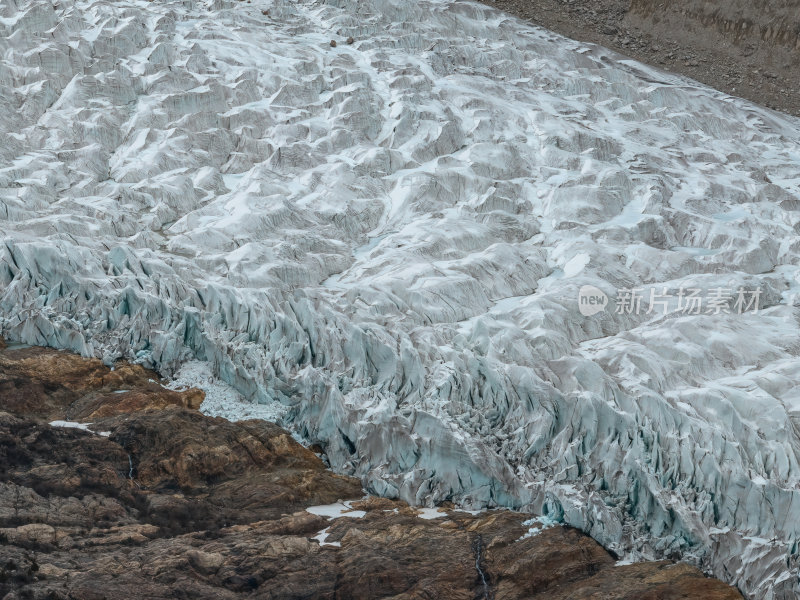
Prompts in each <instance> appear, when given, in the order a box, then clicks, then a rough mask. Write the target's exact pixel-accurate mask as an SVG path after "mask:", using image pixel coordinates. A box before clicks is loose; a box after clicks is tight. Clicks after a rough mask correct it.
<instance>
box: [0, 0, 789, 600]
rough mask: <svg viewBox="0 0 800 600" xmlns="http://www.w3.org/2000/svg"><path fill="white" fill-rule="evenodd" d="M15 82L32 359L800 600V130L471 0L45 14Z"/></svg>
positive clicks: (424, 488)
mask: <svg viewBox="0 0 800 600" xmlns="http://www.w3.org/2000/svg"><path fill="white" fill-rule="evenodd" d="M350 37H352V38H353V40H354V41H353V43H352V44H347V43H345V42H346V40H347V38H350ZM331 39H335V41H337V44H336V46H335V47H333V46H332V45H331V44H330V41H331ZM0 56H2V57H3V58H2V61H0V140H2V141H3V143H2V144H0V232H1V233H0V235H1V236H2V243H0V334H3V335H5V336H6V337H7V339H8V340H11V341H14V342H24V343H29V344H39V345H47V346H51V347H55V348H61V349H71V350H74V351H76V352H79V353H81V354H82V355H85V356H92V357H95V358H98V359H100V360H102V361H103V362H104V363H106V364H113V363H114V361H115V360H116V359H118V358H125V359H127V360H128V361H130V362H131V363H137V364H141V365H143V366H146V367H148V368H153V369H156V370H158V372H160V373H163V374H165V375H167V376H170V377H171V376H172V375H173V374H175V372H179V371H180V370H182V369H184V368H185V367H186V364H187V361H193V360H197V361H203V362H205V364H207V365H208V366H209V368H210V369H211V370H212V371H213V374H214V375H215V376H216V377H217V378H219V379H221V380H222V381H223V382H225V383H227V384H229V385H230V386H233V387H235V388H236V390H238V392H239V393H241V394H242V395H244V396H246V397H247V399H252V400H255V401H258V402H260V403H263V404H264V405H269V406H278V407H280V408H281V409H282V414H283V417H282V419H281V421H280V422H279V423H278V424H279V425H281V426H284V427H285V428H286V429H287V430H290V431H291V432H292V434H294V435H297V436H299V437H301V438H302V439H304V440H306V441H308V442H309V443H310V444H318V445H319V446H320V448H321V449H322V450H324V452H325V454H326V456H327V458H328V460H329V461H330V465H331V467H332V468H333V469H334V470H335V471H336V472H337V473H342V474H347V475H352V476H354V477H357V478H358V479H359V480H360V481H361V483H362V485H363V486H364V488H365V489H367V490H368V491H369V492H371V493H374V494H376V495H380V496H386V497H393V498H397V499H401V500H404V501H406V502H408V503H410V504H414V505H422V504H426V505H433V504H440V503H442V502H453V503H454V504H456V505H458V506H460V507H462V508H475V509H477V508H482V507H498V506H504V507H512V508H519V509H520V510H524V511H526V512H531V513H535V514H544V513H546V514H547V516H548V517H550V518H552V519H554V520H557V521H559V522H564V523H566V524H568V525H572V526H575V527H576V528H579V529H581V530H582V531H586V532H589V533H590V534H591V535H592V536H593V537H594V538H595V539H597V540H599V541H600V542H601V543H602V544H603V546H604V547H607V548H610V549H612V550H613V551H614V552H616V553H617V554H620V555H623V556H625V558H642V557H647V558H663V557H671V556H683V557H686V558H687V559H691V560H693V561H695V563H696V564H699V565H701V566H702V567H703V568H707V569H709V570H712V571H713V573H715V574H716V575H717V576H719V577H723V578H725V579H726V580H727V581H728V582H731V583H735V584H736V585H738V586H739V587H741V589H743V590H744V591H745V592H747V593H748V594H750V596H751V597H753V598H757V599H758V600H762V599H763V600H774V599H782V598H793V597H795V596H797V595H798V594H800V581H798V577H797V569H798V565H800V554H799V553H798V548H799V547H800V544H798V540H799V539H800V427H799V426H800V400H799V399H800V386H798V382H797V373H798V371H799V370H800V345H798V344H797V341H796V340H797V339H798V338H800V319H798V309H797V307H796V306H795V304H796V302H795V300H796V294H797V292H798V290H800V287H798V282H799V281H800V267H799V266H798V265H800V243H798V237H797V234H798V232H799V231H800V210H798V209H799V208H800V189H799V188H798V183H799V181H800V180H798V168H797V162H798V156H800V126H799V125H798V122H797V121H796V120H795V119H792V118H788V117H785V116H782V115H779V114H775V113H773V112H770V111H768V110H765V109H762V108H760V107H758V106H753V105H751V104H749V103H747V102H745V101H743V100H741V99H737V98H731V97H728V96H726V95H725V94H723V93H721V92H718V91H715V90H712V89H709V88H706V87H704V86H702V85H699V84H697V83H696V82H692V81H689V80H686V79H683V78H681V77H679V76H675V75H670V74H665V73H663V72H661V71H659V70H657V69H654V68H650V67H647V66H645V65H641V64H638V63H635V62H634V61H629V60H623V59H622V58H621V57H620V56H618V55H616V54H614V53H613V52H610V51H608V50H606V49H604V48H600V47H596V46H591V45H587V44H585V43H582V42H574V41H570V40H566V39H564V38H562V37H560V36H558V35H556V34H554V33H551V32H549V31H544V30H541V29H538V28H535V27H532V26H530V25H529V24H526V23H523V22H521V21H519V20H517V19H515V18H512V17H510V16H509V15H507V14H505V13H502V12H500V11H498V10H495V9H492V8H489V7H486V6H483V5H480V4H474V3H471V2H461V1H457V2H456V1H451V0H419V1H417V0H414V1H406V0H358V1H357V0H301V1H294V0H292V1H289V0H274V1H273V0H253V2H252V3H245V2H233V1H231V0H209V1H206V0H203V1H200V0H156V1H153V2H141V1H140V0H118V1H114V2H95V1H93V0H58V2H53V1H52V0H10V1H3V2H0ZM584 286H593V287H595V288H597V289H598V291H599V294H600V295H601V296H597V297H598V298H601V297H606V298H607V305H605V306H606V309H605V310H603V311H601V312H598V313H597V314H594V315H593V316H584V315H583V314H582V313H581V312H580V306H579V304H578V296H579V291H580V290H581V289H582V288H584ZM634 290H635V291H636V297H637V298H638V299H637V300H634V301H632V302H630V303H628V304H626V303H625V302H624V299H625V297H626V291H627V293H628V297H629V299H632V298H631V297H632V295H633V293H634ZM738 292H741V293H742V294H743V295H744V298H743V299H744V300H745V303H744V304H739V305H738V309H737V304H736V300H737V293H738ZM756 292H759V293H760V295H759V303H758V305H757V306H758V310H756V309H755V307H754V306H753V304H751V302H752V300H753V295H754V294H755V293H756ZM682 294H683V295H682ZM687 294H694V295H695V297H696V298H699V299H700V300H701V301H702V303H703V304H702V306H699V305H697V304H696V303H693V305H692V306H689V305H687V303H686V302H685V296H684V295H687ZM715 295H716V299H717V303H716V304H709V302H710V301H711V300H712V299H714V297H715ZM594 297H595V296H593V298H594ZM665 297H666V298H667V300H664V298H665ZM679 301H682V302H681V303H680V304H679ZM617 305H618V306H617ZM618 308H619V310H617V309H618ZM687 309H688V310H687ZM739 312H741V314H739ZM15 385H16V384H15ZM196 400H197V398H195V401H196ZM25 401H26V400H25V399H24V398H23V400H22V402H25ZM53 402H56V401H55V400H54V401H53ZM92 402H94V400H87V403H88V404H87V407H86V410H90V411H91V412H90V413H89V414H92V415H94V416H92V417H91V419H92V422H93V423H95V422H101V421H102V418H105V416H104V415H105V413H102V414H101V413H100V412H97V411H105V410H111V411H113V410H116V409H115V408H102V407H103V406H106V405H104V404H97V405H93V404H91V403H92ZM131 402H132V403H135V402H137V401H135V399H134V398H131ZM145 402H149V400H147V401H145ZM163 402H165V403H168V402H169V399H168V398H166V397H165V399H164V400H163ZM189 402H190V401H189V400H188V399H187V400H186V403H187V404H188V403H189ZM43 410H44V409H43ZM47 410H49V408H48V409H47ZM82 410H83V408H81V409H80V410H78V409H76V411H78V412H80V411H82ZM95 413H97V414H95ZM76 414H77V412H76ZM80 414H83V413H82V412H80ZM67 418H73V417H67ZM75 418H76V417H75ZM108 418H113V417H112V416H109V417H108ZM103 427H108V428H109V429H108V430H111V427H112V426H111V425H110V424H109V425H103ZM120 427H122V425H120ZM142 427H144V424H142ZM265 435H266V434H265ZM114 439H116V438H114ZM259 439H260V438H259ZM122 441H125V440H122ZM125 443H126V444H135V439H131V440H130V441H128V442H125ZM196 443H197V444H199V441H198V442H196ZM121 447H122V446H121ZM128 447H130V448H132V449H133V448H135V447H134V446H133V445H130V446H128ZM200 450H202V448H200V447H198V448H197V451H200ZM174 452H176V453H177V454H176V456H177V455H179V454H180V452H181V450H180V448H175V449H174ZM186 460H187V461H189V459H188V458H186ZM189 462H190V461H189ZM137 466H138V463H137ZM190 466H191V465H190V464H188V462H187V467H186V469H187V470H186V472H185V473H183V472H181V473H180V474H178V473H168V472H162V471H161V470H160V467H158V465H149V466H148V470H147V474H148V477H153V478H154V481H156V480H158V478H159V477H167V476H169V477H179V476H180V477H183V476H185V477H187V478H188V479H186V481H191V480H192V477H194V476H195V475H193V472H192V470H191V468H190ZM144 467H145V465H142V469H144ZM143 475H144V471H143ZM183 481H184V480H183V479H182V480H181V483H183ZM175 485H178V484H177V483H176V484H175Z"/></svg>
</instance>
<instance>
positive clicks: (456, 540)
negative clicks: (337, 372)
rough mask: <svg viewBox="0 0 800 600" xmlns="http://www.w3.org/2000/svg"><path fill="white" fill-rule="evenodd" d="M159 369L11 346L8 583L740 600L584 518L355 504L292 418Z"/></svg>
mask: <svg viewBox="0 0 800 600" xmlns="http://www.w3.org/2000/svg"><path fill="white" fill-rule="evenodd" d="M58 373H63V379H62V380H60V379H59V377H58ZM81 373H82V374H83V375H81ZM155 378H156V376H155V375H154V374H152V373H148V372H146V371H144V370H143V369H140V368H137V367H130V366H128V365H124V364H119V365H118V366H117V368H116V369H115V370H114V371H110V370H109V369H107V368H105V367H103V366H101V365H98V364H97V363H96V362H95V361H90V360H89V361H87V360H83V359H80V358H79V357H76V356H72V355H69V354H66V353H60V352H54V351H51V350H47V349H43V348H29V349H25V350H7V351H0V381H2V382H3V383H2V386H1V387H0V409H2V411H3V412H0V540H2V544H0V598H4V600H17V599H20V600H21V599H25V598H35V599H48V600H61V599H64V600H67V599H76V598H80V599H81V600H94V599H98V600H99V599H105V600H128V599H130V598H176V597H182V598H208V599H227V598H242V597H248V598H260V599H274V600H290V599H300V598H303V599H306V600H313V599H320V600H321V599H342V600H359V599H364V600H375V599H378V598H393V599H395V600H400V599H408V600H410V599H412V598H430V597H435V598H441V599H448V598H452V599H454V600H455V599H463V598H494V599H497V600H501V599H508V600H514V599H520V600H522V599H523V598H524V599H538V598H542V599H545V598H547V599H561V598H563V599H565V600H566V599H567V598H570V599H573V600H576V599H583V598H586V599H588V598H603V599H613V598H616V599H630V600H634V599H637V600H639V599H642V598H659V599H662V600H664V599H669V598H690V599H697V600H716V599H730V600H733V599H736V598H740V596H739V594H738V593H737V592H736V591H735V590H734V589H733V588H730V587H728V586H726V585H724V584H722V583H721V582H719V581H716V580H713V579H709V578H706V577H704V576H703V575H702V574H701V573H700V572H699V571H698V570H697V569H695V568H693V567H689V566H688V565H685V564H672V563H669V562H658V563H643V564H635V565H626V566H619V567H617V566H614V563H615V560H614V559H613V558H612V557H611V555H610V554H609V553H608V552H606V551H605V550H603V549H602V548H601V547H600V546H599V545H598V544H597V543H596V542H594V541H593V540H592V539H591V538H589V537H587V536H586V535H584V534H582V533H580V532H578V531H577V530H575V529H571V528H566V527H560V526H551V527H543V525H535V524H533V523H526V522H524V519H525V518H526V517H525V516H524V515H520V514H515V513H511V512H508V511H492V512H488V513H483V514H478V515H472V514H469V513H466V512H462V511H457V510H454V509H453V508H452V507H451V508H450V509H440V511H439V512H432V511H425V512H424V513H423V514H422V515H420V513H419V512H418V511H417V510H416V509H413V508H410V507H409V506H408V505H406V504H405V503H403V502H400V501H392V500H387V499H379V498H374V497H368V498H365V499H361V500H357V501H353V502H350V503H348V504H347V505H344V504H341V499H346V498H348V497H351V498H360V497H361V495H362V494H361V488H360V484H359V482H358V481H357V480H356V479H352V478H348V477H341V476H337V475H334V474H332V473H331V472H330V471H328V470H327V469H325V467H324V465H323V463H322V461H321V460H320V459H319V458H318V457H317V456H316V455H315V454H314V453H313V452H311V451H310V450H307V449H305V448H303V447H302V446H301V445H299V444H298V443H297V442H295V441H294V440H293V439H292V437H291V436H290V435H289V434H288V433H287V432H286V431H284V430H282V429H281V428H279V427H277V426H275V425H273V424H270V423H267V422H263V421H253V420H251V421H243V422H239V423H231V422H228V421H224V420H223V419H219V418H211V417H207V416H205V415H203V414H201V413H199V412H197V411H194V410H191V409H189V408H186V407H184V406H183V404H186V403H189V402H191V399H192V397H193V396H194V393H192V392H189V393H183V394H180V393H172V394H168V393H167V391H166V390H164V389H161V388H160V386H159V385H158V384H157V383H155V382H154V379H155ZM12 382H13V384H14V386H13V387H12V386H11V385H10V384H11V383H12ZM119 386H125V387H124V388H123V389H129V388H131V389H132V390H135V391H136V392H137V393H139V394H140V395H139V396H137V398H139V400H137V402H136V403H135V404H133V405H132V404H131V403H130V401H129V400H128V399H127V397H126V396H125V394H115V393H114V392H116V391H120V390H119V389H116V388H118V387H119ZM9 390H12V391H14V392H15V393H14V394H11V395H6V394H8V392H9ZM131 393H132V392H131ZM23 397H25V398H27V401H26V402H22V401H21V399H22V398H23ZM6 399H10V401H9V402H6ZM165 399H169V401H165ZM143 405H144V407H143ZM12 413H13V414H12ZM98 413H101V414H103V415H106V414H108V415H111V416H101V417H97V416H96V415H97V414H98ZM81 415H83V416H81ZM91 415H95V416H91ZM34 416H35V417H34ZM42 416H45V418H46V419H51V418H55V417H59V418H61V419H64V418H65V417H68V416H71V417H72V418H81V419H85V418H88V417H90V418H92V419H94V421H93V422H92V423H91V424H89V425H85V428H84V429H81V428H79V427H78V426H77V425H78V423H76V422H73V423H72V425H71V426H65V424H67V423H69V422H67V421H63V420H62V421H55V422H56V423H61V424H60V425H59V426H51V425H49V424H47V423H46V422H45V421H44V420H42V419H41V417H42ZM97 432H100V433H97ZM337 502H339V510H338V512H337V511H336V510H332V508H333V507H330V506H319V507H317V508H315V506H317V505H329V504H332V503H337ZM304 508H310V511H306V510H303V509H304ZM324 514H329V515H332V518H328V517H326V516H322V515H324ZM423 517H424V518H423ZM531 525H533V527H531Z"/></svg>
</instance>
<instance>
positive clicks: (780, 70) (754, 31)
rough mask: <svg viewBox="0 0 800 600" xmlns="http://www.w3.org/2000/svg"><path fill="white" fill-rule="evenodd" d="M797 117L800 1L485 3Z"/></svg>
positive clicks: (518, 0)
mask: <svg viewBox="0 0 800 600" xmlns="http://www.w3.org/2000/svg"><path fill="white" fill-rule="evenodd" d="M483 1H484V3H485V4H488V5H490V6H495V7H497V8H500V9H502V10H505V11H507V12H509V13H511V14H514V15H516V16H518V17H522V18H524V19H527V20H529V21H532V22H533V23H535V24H537V25H541V26H542V27H546V28H547V29H550V30H552V31H556V32H558V33H560V34H562V35H565V36H567V37H570V38H573V39H577V40H581V41H586V42H593V43H596V44H600V45H603V46H605V47H607V48H612V49H614V50H616V51H618V52H620V53H622V54H625V55H626V56H630V57H632V58H635V59H637V60H640V61H642V62H646V63H649V64H652V65H655V66H657V67H660V68H662V69H665V70H668V71H672V72H677V73H682V74H684V75H688V76H689V77H692V78H693V79H696V80H698V81H702V82H703V83H705V84H708V85H710V86H712V87H715V88H717V89H719V90H722V91H724V92H727V93H729V94H732V95H735V96H741V97H743V98H747V99H748V100H752V101H753V102H757V103H758V104H762V105H765V106H768V107H769V108H773V109H776V110H781V111H784V112H788V113H790V114H793V115H798V116H800V0H725V1H721V0H711V1H703V0H672V1H667V0H494V1H493V0H483Z"/></svg>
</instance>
